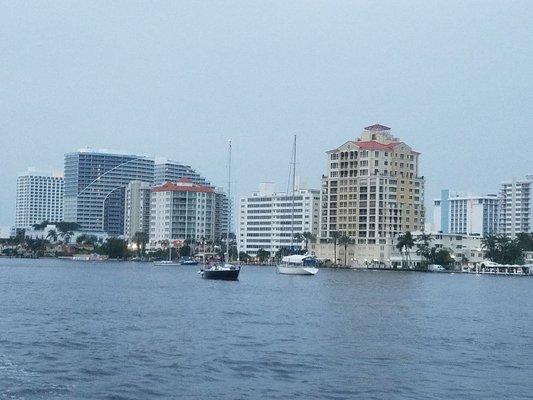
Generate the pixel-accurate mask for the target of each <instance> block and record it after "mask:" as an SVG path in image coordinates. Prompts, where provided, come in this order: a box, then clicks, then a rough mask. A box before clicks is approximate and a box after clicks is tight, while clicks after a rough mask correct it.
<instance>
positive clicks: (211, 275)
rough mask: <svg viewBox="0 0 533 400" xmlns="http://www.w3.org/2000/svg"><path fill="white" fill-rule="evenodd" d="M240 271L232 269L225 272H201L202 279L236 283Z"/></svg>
mask: <svg viewBox="0 0 533 400" xmlns="http://www.w3.org/2000/svg"><path fill="white" fill-rule="evenodd" d="M239 272H240V269H232V270H227V271H216V270H215V271H211V270H208V269H206V270H203V271H202V278H204V279H216V280H220V281H236V280H238V279H239Z"/></svg>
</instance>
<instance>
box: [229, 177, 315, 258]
mask: <svg viewBox="0 0 533 400" xmlns="http://www.w3.org/2000/svg"><path fill="white" fill-rule="evenodd" d="M319 212H320V191H319V190H315V189H306V188H304V187H300V185H297V188H296V190H295V193H294V217H293V196H291V195H290V194H287V193H285V192H276V187H275V185H274V184H273V183H261V184H260V185H259V190H258V191H257V192H254V193H253V194H252V195H251V196H247V197H241V198H240V201H239V208H238V215H239V222H238V224H237V246H238V249H239V251H244V252H246V253H248V254H250V255H256V254H257V252H258V251H259V250H260V249H263V250H266V251H268V252H269V253H270V255H271V256H274V255H275V254H276V252H277V251H278V250H279V249H280V248H283V247H290V246H291V244H292V245H293V246H301V243H297V242H296V240H294V239H293V234H296V233H304V232H311V233H312V234H313V235H315V236H316V235H317V234H318V223H319ZM293 222H294V229H292V223H293Z"/></svg>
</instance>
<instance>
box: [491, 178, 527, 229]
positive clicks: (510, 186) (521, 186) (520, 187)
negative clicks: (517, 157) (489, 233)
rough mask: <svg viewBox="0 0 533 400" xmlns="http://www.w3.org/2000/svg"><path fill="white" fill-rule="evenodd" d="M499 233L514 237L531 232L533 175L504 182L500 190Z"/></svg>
mask: <svg viewBox="0 0 533 400" xmlns="http://www.w3.org/2000/svg"><path fill="white" fill-rule="evenodd" d="M500 199H501V203H500V223H499V227H500V232H501V233H503V234H505V235H509V236H511V237H515V236H516V235H517V234H519V233H532V232H533V174H529V175H526V178H525V179H524V180H520V181H517V180H515V179H514V180H513V181H511V182H504V183H502V185H501V189H500Z"/></svg>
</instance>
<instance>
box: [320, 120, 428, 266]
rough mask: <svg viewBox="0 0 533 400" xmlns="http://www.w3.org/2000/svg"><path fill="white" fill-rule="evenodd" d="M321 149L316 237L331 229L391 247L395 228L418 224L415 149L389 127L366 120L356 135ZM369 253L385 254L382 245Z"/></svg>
mask: <svg viewBox="0 0 533 400" xmlns="http://www.w3.org/2000/svg"><path fill="white" fill-rule="evenodd" d="M326 155H327V160H326V172H325V174H324V175H323V177H322V191H321V215H320V237H322V238H330V237H331V235H332V233H333V232H336V233H338V234H340V235H344V236H348V237H350V238H352V239H354V240H355V242H356V243H357V244H359V245H369V246H371V247H375V246H376V245H378V246H384V247H386V246H389V247H390V246H392V245H393V244H394V238H395V237H396V236H398V235H399V234H402V233H404V232H406V231H417V230H422V229H423V226H424V177H423V176H421V174H420V170H419V158H420V153H419V152H417V151H415V150H413V149H412V148H411V147H410V146H409V145H407V144H406V143H405V142H402V141H401V140H400V139H399V138H397V137H395V136H393V135H392V133H391V129H390V128H389V127H386V126H383V125H379V124H376V125H372V126H368V127H366V128H365V129H364V130H363V132H362V133H361V135H360V137H359V138H357V139H355V140H349V141H348V142H346V143H344V144H343V145H341V146H340V147H338V148H336V149H333V150H330V151H328V152H327V153H326ZM384 250H385V249H384ZM374 253H375V255H376V257H377V258H378V259H379V260H381V261H384V260H385V258H386V256H387V254H386V253H387V252H386V251H378V252H374Z"/></svg>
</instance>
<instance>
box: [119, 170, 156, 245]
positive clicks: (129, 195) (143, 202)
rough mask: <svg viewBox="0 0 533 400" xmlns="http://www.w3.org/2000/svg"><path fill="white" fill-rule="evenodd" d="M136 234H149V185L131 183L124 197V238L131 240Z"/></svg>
mask: <svg viewBox="0 0 533 400" xmlns="http://www.w3.org/2000/svg"><path fill="white" fill-rule="evenodd" d="M136 232H142V233H146V234H147V235H148V234H149V232H150V184H149V183H147V182H141V181H131V182H130V183H128V184H127V185H126V190H125V195H124V236H125V237H126V238H127V239H129V240H131V239H133V236H134V235H135V233H136Z"/></svg>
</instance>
